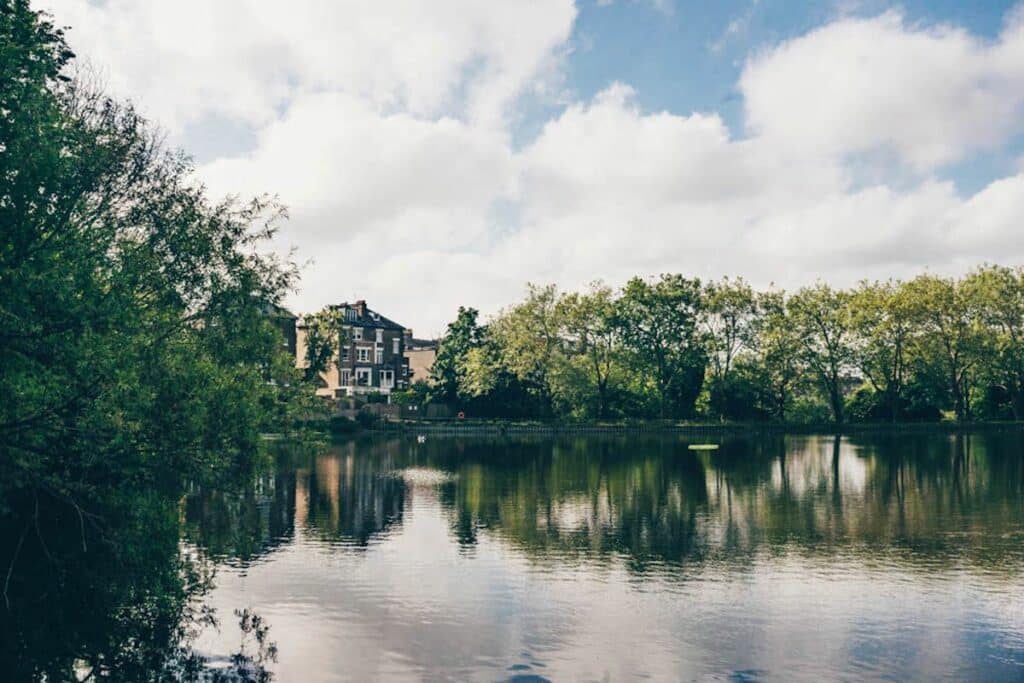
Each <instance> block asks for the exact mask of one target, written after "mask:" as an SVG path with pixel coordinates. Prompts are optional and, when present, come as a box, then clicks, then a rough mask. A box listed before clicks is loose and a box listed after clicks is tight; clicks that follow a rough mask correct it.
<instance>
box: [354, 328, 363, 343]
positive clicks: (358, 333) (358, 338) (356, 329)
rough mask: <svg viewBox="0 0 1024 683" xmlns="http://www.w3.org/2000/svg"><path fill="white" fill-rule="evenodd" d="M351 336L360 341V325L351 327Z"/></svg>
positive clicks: (361, 329)
mask: <svg viewBox="0 0 1024 683" xmlns="http://www.w3.org/2000/svg"><path fill="white" fill-rule="evenodd" d="M352 338H353V339H355V340H356V341H362V340H363V328H361V327H353V328H352Z"/></svg>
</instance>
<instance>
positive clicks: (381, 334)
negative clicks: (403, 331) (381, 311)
mask: <svg viewBox="0 0 1024 683" xmlns="http://www.w3.org/2000/svg"><path fill="white" fill-rule="evenodd" d="M377 341H378V342H382V341H384V330H383V329H381V328H379V327H378V328H377Z"/></svg>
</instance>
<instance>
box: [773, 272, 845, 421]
mask: <svg viewBox="0 0 1024 683" xmlns="http://www.w3.org/2000/svg"><path fill="white" fill-rule="evenodd" d="M849 304H850V295H849V293H847V292H843V291H837V290H834V289H832V288H831V287H829V286H828V285H826V284H823V283H818V284H817V285H814V286H813V287H804V288H803V289H800V290H799V291H797V293H796V294H794V295H793V296H791V297H790V298H789V301H788V302H787V308H788V312H789V319H790V320H791V321H792V324H793V328H794V330H795V331H796V332H797V334H798V335H799V338H800V343H801V347H802V349H803V354H802V355H803V358H802V360H803V362H804V363H806V364H807V366H808V367H809V368H810V369H811V370H812V371H813V372H814V374H815V376H816V377H817V379H818V382H819V384H820V386H821V388H822V391H823V392H824V394H825V396H826V399H827V401H828V404H829V408H830V409H831V411H832V419H833V420H834V421H835V423H836V424H842V422H843V377H844V376H845V373H846V371H847V370H848V369H849V368H850V366H851V365H852V363H853V358H854V356H853V348H852V346H851V345H850V305H849Z"/></svg>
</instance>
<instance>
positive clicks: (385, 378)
mask: <svg viewBox="0 0 1024 683" xmlns="http://www.w3.org/2000/svg"><path fill="white" fill-rule="evenodd" d="M380 386H381V388H382V389H384V388H388V389H390V388H391V387H393V386H395V371H394V370H381V371H380Z"/></svg>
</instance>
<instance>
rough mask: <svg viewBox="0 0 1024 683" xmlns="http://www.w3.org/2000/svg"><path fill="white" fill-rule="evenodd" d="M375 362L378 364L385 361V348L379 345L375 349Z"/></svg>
mask: <svg viewBox="0 0 1024 683" xmlns="http://www.w3.org/2000/svg"><path fill="white" fill-rule="evenodd" d="M373 362H374V363H377V364H380V363H383V362H384V349H382V348H381V347H379V346H378V347H377V348H376V349H375V353H374V358H373Z"/></svg>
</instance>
